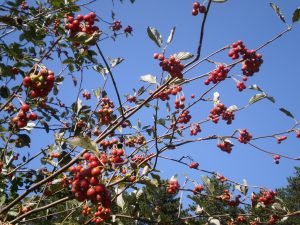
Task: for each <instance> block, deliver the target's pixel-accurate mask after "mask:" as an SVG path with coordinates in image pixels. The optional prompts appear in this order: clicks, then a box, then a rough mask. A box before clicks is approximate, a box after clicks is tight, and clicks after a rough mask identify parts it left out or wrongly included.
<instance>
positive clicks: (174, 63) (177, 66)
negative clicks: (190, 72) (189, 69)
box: [153, 53, 184, 79]
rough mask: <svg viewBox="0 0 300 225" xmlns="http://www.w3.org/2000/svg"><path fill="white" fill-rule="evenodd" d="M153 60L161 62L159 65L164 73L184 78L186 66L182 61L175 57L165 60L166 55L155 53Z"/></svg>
mask: <svg viewBox="0 0 300 225" xmlns="http://www.w3.org/2000/svg"><path fill="white" fill-rule="evenodd" d="M153 58H154V59H158V60H160V61H161V62H160V63H159V65H160V66H161V68H162V70H163V71H167V72H169V73H170V75H171V76H172V77H177V78H180V79H181V78H182V76H183V75H182V70H183V69H184V65H183V64H181V62H180V59H177V58H175V57H174V56H173V55H171V56H170V57H169V58H165V57H164V55H162V54H158V53H155V54H154V55H153Z"/></svg>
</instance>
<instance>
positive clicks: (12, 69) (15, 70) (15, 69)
mask: <svg viewBox="0 0 300 225" xmlns="http://www.w3.org/2000/svg"><path fill="white" fill-rule="evenodd" d="M11 72H12V73H13V74H14V75H17V74H18V73H20V69H19V68H18V67H15V66H14V67H13V68H11Z"/></svg>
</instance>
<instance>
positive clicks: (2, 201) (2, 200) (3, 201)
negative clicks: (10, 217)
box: [0, 194, 6, 207]
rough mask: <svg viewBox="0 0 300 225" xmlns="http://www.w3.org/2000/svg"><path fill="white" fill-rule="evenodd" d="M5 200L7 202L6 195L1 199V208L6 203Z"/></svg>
mask: <svg viewBox="0 0 300 225" xmlns="http://www.w3.org/2000/svg"><path fill="white" fill-rule="evenodd" d="M5 200H6V195H5V194H2V195H1V197H0V207H1V206H2V205H3V204H4V203H5Z"/></svg>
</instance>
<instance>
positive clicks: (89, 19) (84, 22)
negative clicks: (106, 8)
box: [65, 12, 99, 35]
mask: <svg viewBox="0 0 300 225" xmlns="http://www.w3.org/2000/svg"><path fill="white" fill-rule="evenodd" d="M95 18H96V13H94V12H90V13H89V14H87V15H85V16H83V15H80V14H79V15H77V17H76V19H75V18H74V17H73V16H68V17H67V20H68V23H67V24H66V25H65V29H67V30H70V33H71V35H74V34H75V33H77V32H84V33H86V34H93V33H94V32H96V31H99V27H97V26H93V25H94V23H95Z"/></svg>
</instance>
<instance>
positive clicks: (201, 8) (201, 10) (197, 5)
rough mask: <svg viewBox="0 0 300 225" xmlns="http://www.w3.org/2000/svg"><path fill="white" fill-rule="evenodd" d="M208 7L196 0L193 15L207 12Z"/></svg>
mask: <svg viewBox="0 0 300 225" xmlns="http://www.w3.org/2000/svg"><path fill="white" fill-rule="evenodd" d="M205 12H206V8H205V6H204V5H201V4H200V3H199V2H194V3H193V10H192V15H193V16H197V15H198V13H205Z"/></svg>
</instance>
